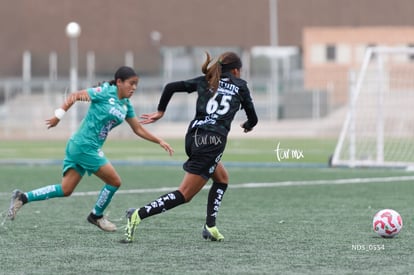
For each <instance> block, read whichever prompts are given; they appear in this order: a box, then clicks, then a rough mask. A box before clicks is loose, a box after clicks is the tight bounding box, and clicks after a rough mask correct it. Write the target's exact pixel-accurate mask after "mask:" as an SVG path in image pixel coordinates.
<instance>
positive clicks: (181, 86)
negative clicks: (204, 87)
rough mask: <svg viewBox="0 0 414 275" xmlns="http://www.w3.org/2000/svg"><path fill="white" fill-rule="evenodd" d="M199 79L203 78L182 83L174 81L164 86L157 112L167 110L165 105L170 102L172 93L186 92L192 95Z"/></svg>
mask: <svg viewBox="0 0 414 275" xmlns="http://www.w3.org/2000/svg"><path fill="white" fill-rule="evenodd" d="M201 78H204V77H202V76H201V77H197V78H192V79H190V80H184V81H176V82H170V83H168V84H167V85H165V87H164V89H163V91H162V95H161V98H160V101H159V103H158V108H157V110H158V111H162V112H164V111H165V110H166V109H167V105H168V103H169V102H170V100H171V97H172V96H173V94H174V93H177V92H187V93H192V92H195V91H197V87H198V85H199V83H200V80H201Z"/></svg>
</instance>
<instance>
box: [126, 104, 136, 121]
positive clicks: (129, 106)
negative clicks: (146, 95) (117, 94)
mask: <svg viewBox="0 0 414 275" xmlns="http://www.w3.org/2000/svg"><path fill="white" fill-rule="evenodd" d="M126 106H127V111H126V116H125V118H131V117H134V116H136V115H135V109H134V106H132V104H131V101H130V100H129V99H128V100H127V104H126Z"/></svg>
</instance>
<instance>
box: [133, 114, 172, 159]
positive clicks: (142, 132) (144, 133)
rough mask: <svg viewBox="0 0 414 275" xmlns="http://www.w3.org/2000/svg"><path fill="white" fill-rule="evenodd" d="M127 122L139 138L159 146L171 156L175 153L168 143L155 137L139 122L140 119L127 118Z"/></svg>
mask: <svg viewBox="0 0 414 275" xmlns="http://www.w3.org/2000/svg"><path fill="white" fill-rule="evenodd" d="M125 120H126V122H127V123H128V124H129V126H130V127H131V129H132V131H133V132H134V133H135V134H136V135H137V136H139V137H141V138H143V139H146V140H148V141H151V142H154V143H157V144H159V145H160V146H161V147H162V148H164V150H165V151H167V152H168V153H169V154H170V156H171V155H172V154H173V153H174V149H173V148H172V147H171V146H170V145H169V144H168V143H167V142H165V141H164V140H163V139H161V138H159V137H156V136H154V135H153V134H152V133H150V132H149V131H148V130H147V129H145V128H144V127H143V126H142V125H141V123H140V122H139V121H138V118H137V117H136V116H134V117H129V118H126V119H125Z"/></svg>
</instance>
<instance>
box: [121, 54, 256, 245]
mask: <svg viewBox="0 0 414 275" xmlns="http://www.w3.org/2000/svg"><path fill="white" fill-rule="evenodd" d="M210 63H211V58H210V55H209V54H208V53H207V59H206V61H205V62H204V64H203V66H202V72H203V73H204V75H202V76H199V77H196V78H193V79H190V80H186V81H177V82H172V83H169V84H167V85H166V86H165V88H164V90H163V93H162V95H161V98H160V102H159V104H158V111H157V112H155V113H152V114H144V115H142V118H143V119H144V120H143V121H142V123H152V122H155V121H157V120H158V119H160V118H161V117H163V115H164V112H165V110H166V108H167V105H168V102H169V101H170V99H171V97H172V95H173V94H174V93H175V92H187V93H192V92H197V94H198V97H197V103H196V104H197V105H196V114H195V117H194V119H193V120H192V121H191V122H190V124H189V127H188V130H187V134H186V137H185V150H186V153H187V156H188V160H187V161H186V162H185V163H184V165H183V168H184V170H185V172H186V173H185V176H184V178H183V180H182V181H181V185H180V186H179V188H178V190H175V191H173V192H170V193H167V194H165V195H163V196H161V197H159V198H158V199H156V200H154V201H152V202H151V203H149V204H147V205H145V206H143V207H141V208H138V209H134V208H131V209H129V210H127V218H128V224H127V227H126V239H124V240H123V242H126V243H129V242H132V241H133V238H134V231H135V229H136V227H137V225H138V224H139V222H140V221H141V220H143V219H145V218H148V217H150V216H153V215H156V214H159V213H162V212H164V211H166V210H169V209H172V208H174V207H176V206H178V205H181V204H183V203H186V202H189V201H190V200H191V199H192V198H193V197H194V196H195V195H196V194H197V193H198V192H199V191H200V190H201V188H203V186H204V185H205V184H206V183H207V181H208V180H209V179H210V178H212V180H213V184H212V186H211V188H210V191H209V194H208V198H207V215H206V223H205V224H204V227H203V231H202V236H203V237H204V238H205V239H209V240H212V241H221V240H223V239H224V237H223V235H222V234H220V232H219V231H218V229H217V227H216V217H217V214H218V210H219V207H220V204H221V201H222V199H223V196H224V192H225V191H226V189H227V185H228V179H229V177H228V174H227V171H226V169H225V168H224V165H223V163H222V162H221V157H222V155H223V152H224V148H225V146H226V141H227V135H228V133H229V131H230V125H231V122H232V121H233V118H234V116H235V114H236V113H237V111H239V110H240V109H244V111H245V113H246V116H247V121H246V122H244V123H243V124H242V125H241V127H242V128H243V129H244V132H246V133H247V132H249V131H251V130H252V129H253V127H254V126H255V125H256V123H257V115H256V111H255V108H254V105H253V101H252V98H251V96H250V91H249V88H248V87H247V83H246V81H244V80H243V79H241V78H240V69H241V67H242V63H241V60H240V58H239V56H238V55H237V54H235V53H233V52H226V53H223V54H222V55H220V57H219V58H218V60H217V62H213V63H212V64H210Z"/></svg>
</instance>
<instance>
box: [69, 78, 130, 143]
mask: <svg viewBox="0 0 414 275" xmlns="http://www.w3.org/2000/svg"><path fill="white" fill-rule="evenodd" d="M87 92H88V94H89V97H90V99H91V105H90V106H89V110H88V112H87V114H86V116H85V117H84V119H83V120H82V122H81V125H80V127H79V129H78V130H77V132H76V133H74V134H73V136H72V138H71V139H72V141H74V142H76V143H77V144H78V145H88V146H91V147H94V148H101V147H102V145H103V143H104V142H105V140H106V137H107V136H108V133H109V132H110V131H111V130H112V129H113V128H114V127H116V126H118V125H119V124H121V123H122V122H123V121H124V120H125V119H126V118H131V117H134V116H135V111H134V107H133V106H132V105H131V102H130V101H129V99H128V98H124V99H119V98H118V93H117V87H116V86H115V85H109V83H107V82H105V83H104V84H102V86H99V87H95V88H89V89H87Z"/></svg>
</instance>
